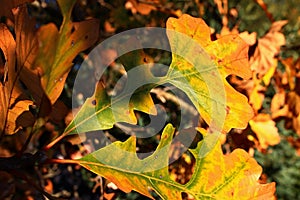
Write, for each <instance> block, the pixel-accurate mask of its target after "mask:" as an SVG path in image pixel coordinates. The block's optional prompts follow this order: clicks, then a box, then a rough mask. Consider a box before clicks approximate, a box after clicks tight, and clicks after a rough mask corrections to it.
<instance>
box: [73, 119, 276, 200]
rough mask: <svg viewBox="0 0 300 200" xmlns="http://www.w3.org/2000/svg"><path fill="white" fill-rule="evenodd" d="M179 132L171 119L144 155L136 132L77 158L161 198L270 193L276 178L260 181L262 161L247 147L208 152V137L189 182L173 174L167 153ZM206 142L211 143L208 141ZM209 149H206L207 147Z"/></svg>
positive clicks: (200, 147)
mask: <svg viewBox="0 0 300 200" xmlns="http://www.w3.org/2000/svg"><path fill="white" fill-rule="evenodd" d="M173 134H174V128H173V127H172V125H170V124H169V125H167V126H166V127H165V129H164V131H163V134H162V136H161V141H160V143H159V145H158V147H157V149H156V150H155V152H154V153H153V154H152V155H151V156H149V157H147V158H145V159H143V160H140V159H139V158H138V157H137V155H136V138H135V137H134V136H132V137H130V138H129V139H128V140H127V141H125V142H115V143H112V144H110V145H108V146H106V147H104V148H102V149H100V150H98V151H95V152H93V153H91V154H89V155H87V156H85V157H83V158H81V159H80V160H77V161H78V164H80V165H81V166H83V167H85V168H87V169H88V170H90V171H93V172H94V173H96V174H98V175H101V176H103V177H105V178H107V179H108V180H110V181H112V182H114V183H115V184H116V185H117V186H118V187H119V188H120V189H121V190H123V191H125V192H130V191H131V190H135V191H137V192H139V193H141V194H143V195H145V196H147V197H149V198H152V199H154V198H153V197H152V196H151V194H150V192H149V189H152V190H154V191H155V192H156V193H157V194H158V195H159V196H160V197H161V198H162V199H182V197H181V193H182V192H185V193H188V194H190V195H192V196H193V197H194V198H195V199H239V200H240V199H270V198H271V197H273V194H274V191H275V183H272V184H265V185H262V184H259V183H258V179H259V177H260V174H261V172H262V169H261V167H260V166H259V165H258V164H257V163H256V161H255V160H254V159H253V158H251V157H250V156H249V155H248V153H247V152H245V151H244V150H235V151H233V152H232V153H231V154H230V155H226V156H224V155H223V153H222V150H221V147H220V143H217V145H215V147H214V148H213V149H212V150H211V151H210V152H209V153H208V154H207V156H205V157H203V156H201V155H202V151H203V145H204V146H205V144H204V143H205V140H204V141H202V142H199V143H198V146H197V148H196V149H191V150H190V152H191V153H192V154H193V156H194V157H195V158H196V164H195V170H194V171H195V173H194V174H193V176H192V177H191V179H190V180H189V182H188V183H186V184H185V185H182V184H179V183H177V182H174V181H173V180H171V178H170V175H169V172H168V164H169V163H168V160H169V158H168V155H169V151H170V145H171V142H172V138H173ZM204 148H206V147H204ZM204 151H205V150H204Z"/></svg>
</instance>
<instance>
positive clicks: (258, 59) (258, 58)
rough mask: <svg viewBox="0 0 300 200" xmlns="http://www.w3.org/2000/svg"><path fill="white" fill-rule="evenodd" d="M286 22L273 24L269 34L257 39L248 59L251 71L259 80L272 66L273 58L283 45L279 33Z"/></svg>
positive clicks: (282, 38) (281, 36)
mask: <svg viewBox="0 0 300 200" xmlns="http://www.w3.org/2000/svg"><path fill="white" fill-rule="evenodd" d="M286 23H287V20H283V21H277V22H274V23H273V24H272V26H271V28H270V30H269V32H268V33H267V34H266V35H265V36H264V37H262V38H260V39H258V45H257V48H256V49H255V52H254V55H253V57H251V59H250V64H251V69H252V70H254V71H255V72H256V73H257V74H258V75H259V78H261V77H262V76H263V75H264V74H266V72H267V71H268V70H269V68H270V67H272V66H274V56H275V55H277V54H278V53H279V50H280V47H281V46H282V45H284V44H285V37H284V35H283V34H282V33H280V32H279V31H280V30H281V28H282V27H283V26H284V25H285V24H286Z"/></svg>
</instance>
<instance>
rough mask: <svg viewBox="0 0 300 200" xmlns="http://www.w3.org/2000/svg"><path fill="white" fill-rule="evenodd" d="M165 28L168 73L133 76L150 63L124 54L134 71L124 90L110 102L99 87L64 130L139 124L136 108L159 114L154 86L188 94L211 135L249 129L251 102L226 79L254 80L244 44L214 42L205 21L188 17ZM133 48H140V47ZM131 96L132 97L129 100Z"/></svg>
mask: <svg viewBox="0 0 300 200" xmlns="http://www.w3.org/2000/svg"><path fill="white" fill-rule="evenodd" d="M167 28H168V31H167V36H168V38H169V43H170V46H171V49H172V63H171V65H170V68H169V71H168V73H167V75H166V76H165V77H154V76H153V75H152V74H151V72H150V71H149V69H148V68H147V67H145V68H139V69H136V71H135V73H132V70H134V67H137V66H140V65H141V64H147V63H146V62H145V61H144V58H145V54H144V53H143V51H142V50H136V51H133V52H130V53H128V54H125V55H123V56H121V58H120V60H121V62H122V64H123V65H124V67H125V69H126V70H127V71H129V72H130V73H128V78H127V80H128V81H127V85H126V86H125V89H124V91H125V92H123V93H122V94H121V95H118V96H117V97H116V98H114V99H113V100H112V97H109V96H108V95H106V94H105V90H104V89H103V87H102V86H97V89H96V90H95V93H94V95H93V97H91V98H89V99H88V100H87V101H86V102H85V104H84V105H83V107H82V108H81V110H80V112H79V113H78V115H77V116H76V117H75V119H74V120H73V122H72V123H71V124H70V125H69V126H68V127H67V129H66V130H65V132H72V133H75V129H77V132H87V131H92V130H103V129H108V128H111V127H112V126H113V125H114V124H115V123H116V122H127V123H131V124H135V123H136V121H137V120H136V118H135V116H134V113H133V110H134V109H135V110H139V111H143V112H145V113H148V114H152V113H155V112H151V111H152V110H154V107H153V102H152V100H151V97H150V94H149V92H150V90H151V89H152V88H153V87H155V86H157V85H162V84H166V83H171V84H173V85H174V86H176V87H177V88H179V89H181V90H182V91H183V92H185V93H186V94H187V95H188V97H189V98H190V100H191V101H192V102H193V104H194V105H195V107H196V108H197V110H198V112H199V113H200V115H201V117H202V118H203V119H204V120H205V121H206V123H207V124H208V125H209V126H210V129H211V130H212V131H219V132H221V131H222V132H228V131H229V130H230V129H231V128H245V127H246V126H247V123H248V121H249V120H250V119H251V118H252V116H253V111H252V108H251V107H250V105H249V104H248V100H247V98H246V97H245V96H244V95H242V94H241V93H239V92H237V91H236V90H235V89H233V87H232V86H230V84H229V83H228V82H227V80H226V78H227V76H229V75H230V74H235V75H238V76H240V77H243V78H249V77H250V76H251V71H250V68H249V67H248V58H247V56H248V55H247V51H248V46H247V45H246V43H245V42H243V40H242V39H241V38H239V37H237V36H235V35H230V36H227V37H223V38H220V39H219V40H216V41H213V42H212V41H211V40H210V30H209V27H208V26H207V25H206V24H205V22H204V21H203V20H201V19H197V18H193V17H191V16H188V15H183V16H182V17H181V18H179V19H173V18H170V19H169V20H168V22H167ZM128 45H138V41H136V40H134V39H132V38H131V39H129V40H128V41H127V45H123V46H128ZM120 46H122V45H120ZM134 49H139V46H135V48H134ZM142 69H143V70H142ZM131 74H134V75H133V76H131ZM136 83H144V84H145V86H144V87H141V88H140V89H139V90H136V91H132V90H130V88H135V86H136ZM147 83H152V84H147ZM101 87H102V89H101ZM98 93H99V94H98ZM128 95H130V96H132V98H131V99H130V101H129V100H128V98H129V97H128ZM92 101H96V102H97V105H96V106H91V102H92ZM97 120H98V121H99V122H97Z"/></svg>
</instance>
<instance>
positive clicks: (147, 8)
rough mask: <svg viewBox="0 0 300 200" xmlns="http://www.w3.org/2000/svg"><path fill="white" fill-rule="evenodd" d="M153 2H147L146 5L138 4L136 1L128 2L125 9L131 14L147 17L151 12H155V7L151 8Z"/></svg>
mask: <svg viewBox="0 0 300 200" xmlns="http://www.w3.org/2000/svg"><path fill="white" fill-rule="evenodd" d="M154 3H155V1H153V2H152V1H149V2H148V3H140V2H139V1H137V0H129V1H127V2H126V4H125V7H126V8H127V9H130V10H131V12H132V13H133V14H136V13H137V12H138V13H140V14H142V15H148V14H150V12H151V11H152V10H156V7H155V6H153V4H154Z"/></svg>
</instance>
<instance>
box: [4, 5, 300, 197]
mask: <svg viewBox="0 0 300 200" xmlns="http://www.w3.org/2000/svg"><path fill="white" fill-rule="evenodd" d="M220 2H221V5H223V6H224V5H225V7H224V8H225V10H226V12H224V13H220V8H219V7H218V3H220ZM262 2H263V4H262ZM226 5H227V6H226ZM264 6H265V7H264ZM29 11H30V14H31V15H32V16H33V17H35V18H36V19H37V27H39V26H41V25H42V24H47V23H49V22H54V23H55V24H56V25H57V26H58V27H59V26H60V24H61V23H62V16H61V14H60V11H59V8H58V6H57V3H56V1H55V0H37V1H34V2H33V3H32V4H30V5H29ZM184 13H187V14H190V15H192V16H194V17H201V18H203V19H204V20H205V22H206V23H207V24H208V25H209V26H210V27H211V28H212V31H213V34H212V38H213V39H216V38H217V37H218V34H220V33H221V31H222V28H223V27H224V16H225V15H226V18H227V21H226V23H227V26H228V27H229V29H231V30H232V29H234V28H237V29H238V31H239V32H243V31H248V32H249V33H252V32H256V33H257V35H256V37H257V39H258V38H261V37H263V36H264V35H265V34H266V33H267V32H268V31H269V29H270V27H271V25H272V22H273V21H278V20H288V23H287V25H286V26H284V27H283V29H282V32H283V34H284V36H285V39H286V44H285V45H284V46H282V47H281V49H280V52H279V54H278V55H276V56H277V57H280V59H285V58H288V57H293V59H294V61H295V60H297V59H298V58H299V55H300V4H299V0H264V1H263V0H247V1H246V0H230V1H228V2H227V1H218V0H203V1H201V0H78V1H77V4H76V6H75V8H74V10H73V14H72V18H73V21H81V20H83V19H87V18H98V19H99V20H100V27H99V28H100V35H99V42H98V43H100V42H101V41H103V40H105V39H106V38H108V37H110V36H112V35H114V34H116V33H119V32H122V31H125V30H128V29H132V28H136V27H145V26H156V27H165V24H166V21H167V19H168V18H169V17H178V16H180V15H182V14H184ZM3 20H4V19H2V18H1V21H3ZM256 45H257V42H256V44H254V45H253V46H252V47H251V48H255V47H256ZM251 48H250V51H249V55H250V56H252V55H253V49H251ZM88 51H89V50H87V51H86V52H84V53H82V54H80V55H79V56H77V58H76V59H75V60H74V63H75V64H74V67H73V69H72V71H71V73H70V74H69V77H68V79H67V82H66V85H65V89H64V91H63V93H62V95H61V97H60V100H62V101H63V102H64V104H65V105H67V106H68V108H69V109H71V97H72V95H71V94H72V87H73V83H74V79H75V77H76V73H77V71H78V69H79V67H80V64H81V62H82V60H83V59H84V56H85V53H87V52H88ZM147 53H148V54H150V55H151V57H152V59H153V60H154V61H155V62H161V63H165V64H167V63H169V62H170V59H171V58H170V54H169V53H166V52H155V51H154V52H151V51H149V52H147ZM277 69H278V70H279V71H280V70H283V71H284V70H285V68H284V66H283V64H282V63H281V62H279V64H278V66H277ZM107 76H108V75H107ZM272 80H273V81H271V82H270V84H269V85H268V86H267V88H266V90H265V91H264V92H265V94H264V101H263V104H262V108H261V109H260V110H259V111H258V112H265V111H269V110H270V106H271V101H272V99H273V97H274V95H275V94H276V93H277V92H278V89H277V85H276V83H275V81H274V77H273V79H272ZM286 92H290V89H289V88H287V89H286ZM154 98H155V96H154ZM298 103H299V102H298ZM79 104H80V103H79ZM164 106H165V107H168V108H169V112H170V115H171V116H173V117H174V119H172V118H171V121H172V123H176V116H177V114H178V110H177V105H176V104H174V102H172V101H168V102H166V103H165V104H164ZM139 117H140V124H141V125H142V124H145V123H147V120H148V118H147V116H146V115H143V114H142V113H139ZM287 120H288V119H287V118H279V119H276V120H275V122H276V127H277V128H278V132H279V135H280V138H281V142H280V143H279V144H277V145H274V146H269V147H267V148H263V149H261V148H256V146H255V141H256V140H249V138H251V137H250V136H253V137H254V138H256V136H255V134H254V133H253V131H252V130H251V129H250V128H249V127H248V128H247V129H246V130H245V131H243V132H242V134H240V133H238V131H236V130H233V131H232V132H230V133H229V134H228V136H227V139H225V141H224V144H223V147H224V153H229V152H230V151H232V150H233V149H235V148H244V149H245V150H246V151H248V152H251V151H252V154H253V156H254V157H255V159H257V161H258V162H259V164H261V165H262V167H263V169H264V174H263V175H262V177H261V181H262V182H270V181H275V182H276V184H277V193H276V195H277V197H278V199H299V200H300V192H299V188H300V156H299V155H300V152H299V151H300V137H299V135H298V134H297V133H296V131H295V130H293V129H292V128H289V127H286V123H288V121H287ZM174 126H176V124H174ZM56 129H63V127H56ZM118 131H119V130H118V129H117V128H116V129H113V130H110V133H111V134H112V135H113V136H114V137H119V138H117V139H120V140H124V139H126V138H127V137H128V136H126V135H125V136H124V135H123V134H119V136H118V134H117V133H118ZM42 139H43V138H42ZM157 142H158V140H157V139H156V138H153V139H152V140H148V141H147V143H145V144H144V145H145V146H146V147H147V148H154V147H155V146H156V145H157ZM80 148H81V147H77V146H74V145H71V144H70V143H66V144H64V149H65V150H64V152H63V153H61V152H56V153H57V154H58V156H59V155H61V154H63V155H64V156H65V157H70V156H71V155H72V154H74V152H77V151H80ZM60 151H61V150H60ZM253 151H254V153H253ZM172 167H173V168H179V169H180V168H183V169H185V171H183V172H181V174H180V173H179V174H175V175H174V176H175V179H176V178H177V179H178V180H177V181H180V180H181V181H183V182H185V181H186V180H185V178H184V176H188V175H190V174H191V173H192V171H191V170H192V169H191V161H187V159H186V158H182V159H180V160H179V161H178V162H176V163H175V164H174V165H173V166H172ZM189 167H190V169H189ZM58 169H59V170H58ZM48 170H50V171H51V173H54V174H55V173H56V172H57V171H59V172H60V175H59V176H57V174H56V176H52V178H51V182H52V183H50V182H49V184H52V187H53V188H52V192H53V193H56V194H57V193H60V195H61V196H68V197H69V198H70V199H78V198H79V197H80V199H99V198H103V196H102V197H101V193H103V192H106V193H105V194H106V196H105V198H106V199H110V198H111V199H132V200H133V199H146V198H145V197H143V196H141V195H139V194H137V193H135V192H131V193H129V194H125V193H123V192H122V191H120V190H115V189H113V186H107V184H106V185H105V184H104V183H103V179H102V178H99V177H98V178H97V177H95V175H93V174H92V173H90V172H87V171H85V170H83V169H82V168H76V167H73V166H72V167H70V166H60V165H59V166H57V165H55V166H52V169H48ZM170 170H172V169H170ZM91 180H92V181H91ZM100 185H105V187H104V189H103V186H100ZM98 186H100V187H98ZM103 190H106V191H103ZM78 196H79V197H78ZM186 199H187V197H186Z"/></svg>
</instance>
